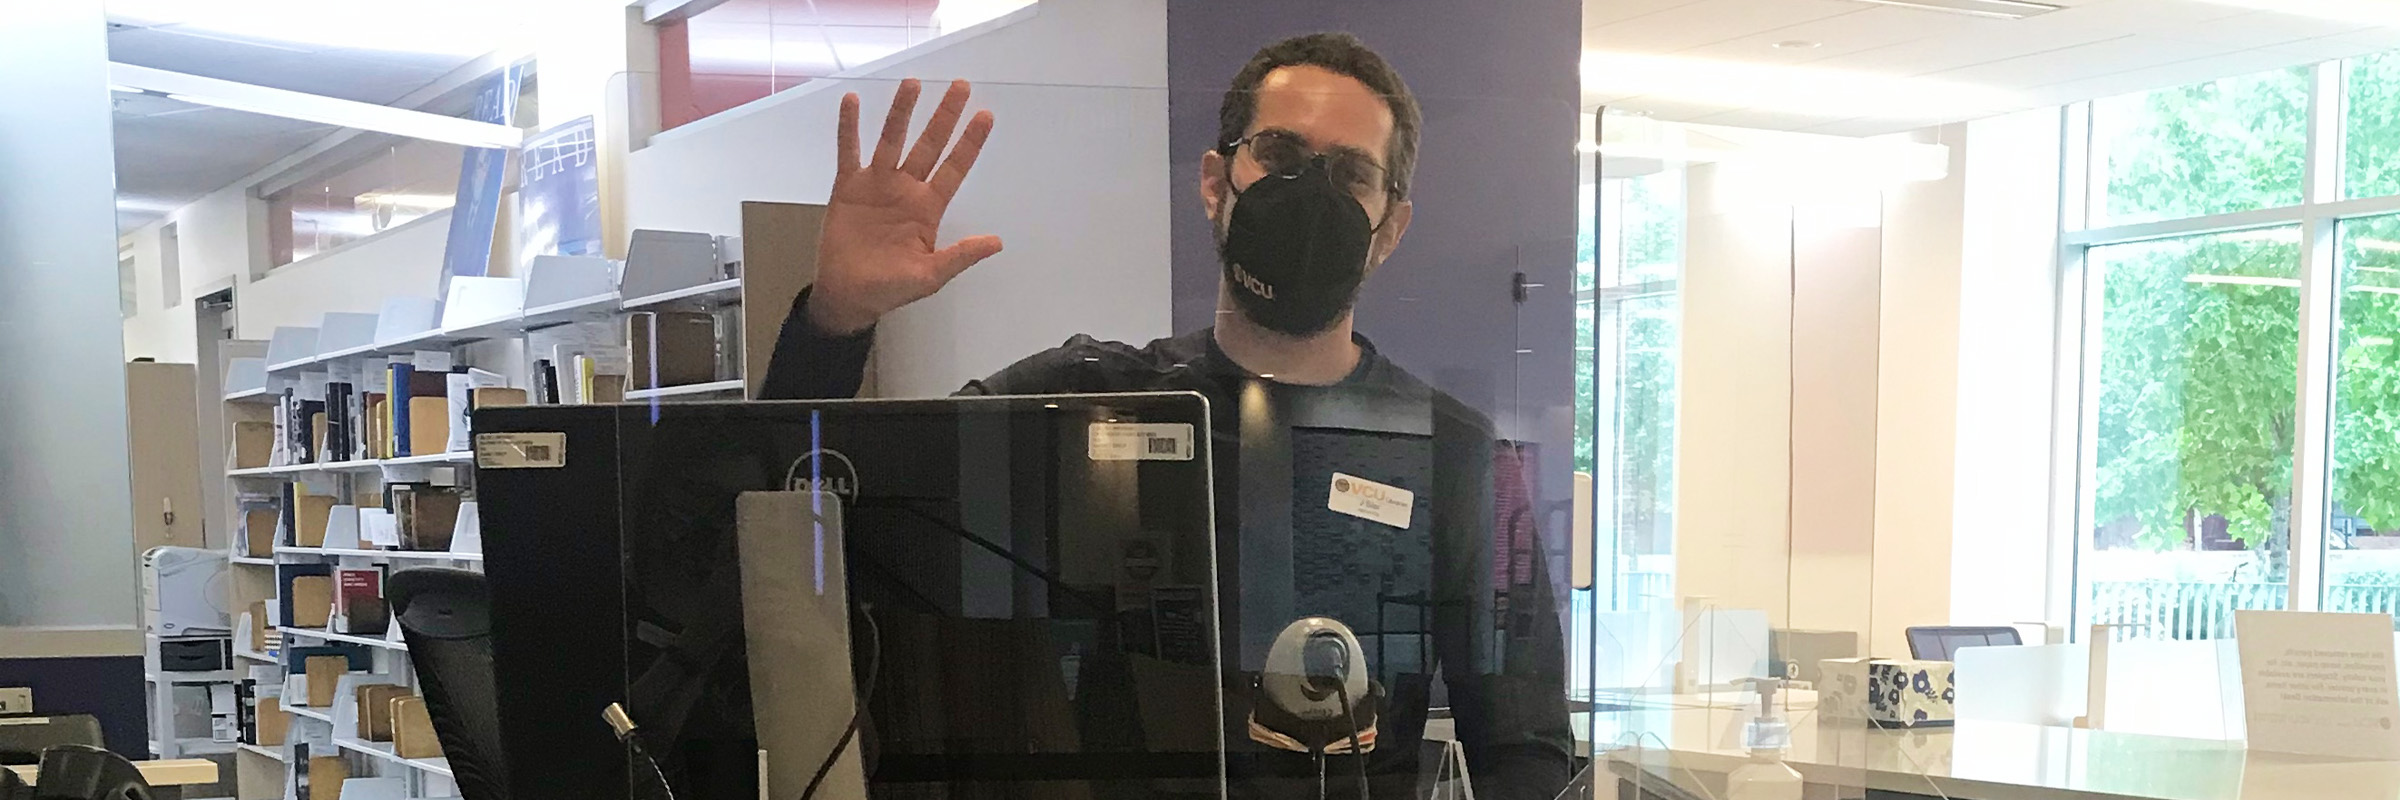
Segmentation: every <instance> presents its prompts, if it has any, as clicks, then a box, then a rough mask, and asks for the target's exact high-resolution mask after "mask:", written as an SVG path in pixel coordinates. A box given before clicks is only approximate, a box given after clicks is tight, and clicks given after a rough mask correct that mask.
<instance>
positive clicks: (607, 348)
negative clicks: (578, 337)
mask: <svg viewBox="0 0 2400 800" xmlns="http://www.w3.org/2000/svg"><path fill="white" fill-rule="evenodd" d="M550 369H551V370H552V371H553V372H554V373H555V375H556V377H555V378H553V380H554V381H556V382H557V393H558V402H561V403H613V402H617V401H618V400H622V399H623V398H624V396H625V383H626V371H627V370H628V369H630V361H629V359H628V357H627V356H626V350H625V346H624V345H621V344H606V343H595V342H560V343H558V344H555V345H552V346H551V347H550ZM611 395H614V399H611Z"/></svg>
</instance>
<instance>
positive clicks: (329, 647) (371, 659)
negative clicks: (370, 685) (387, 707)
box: [283, 642, 375, 699]
mask: <svg viewBox="0 0 2400 800" xmlns="http://www.w3.org/2000/svg"><path fill="white" fill-rule="evenodd" d="M325 656H341V657H342V658H346V659H349V661H348V662H347V663H348V666H346V667H344V668H342V669H340V670H337V672H367V671H370V670H373V669H374V668H375V653H374V651H372V650H369V649H368V648H367V646H366V645H363V644H356V643H352V642H326V643H324V644H319V645H310V646H307V647H298V646H295V647H293V648H292V652H291V658H287V659H284V667H283V672H284V675H285V676H286V678H285V679H286V680H289V679H290V678H291V677H303V678H305V676H307V675H308V660H309V659H311V658H319V657H325ZM295 699H297V698H295Z"/></svg>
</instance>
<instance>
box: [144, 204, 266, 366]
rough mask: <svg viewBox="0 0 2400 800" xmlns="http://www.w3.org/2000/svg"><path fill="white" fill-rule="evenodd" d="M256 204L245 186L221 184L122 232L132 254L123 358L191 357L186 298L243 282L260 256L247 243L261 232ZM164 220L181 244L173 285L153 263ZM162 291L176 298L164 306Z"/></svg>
mask: <svg viewBox="0 0 2400 800" xmlns="http://www.w3.org/2000/svg"><path fill="white" fill-rule="evenodd" d="M264 206H265V204H264V203H263V202H262V201H259V200H255V199H252V198H251V197H250V193H249V191H248V188H247V187H244V186H233V187H227V188H224V189H220V190H217V191H216V192H213V193H210V194H209V195H207V196H205V197H202V198H200V199H199V200H195V201H193V202H192V203H191V204H190V205H187V206H184V207H182V208H179V209H176V210H174V211H172V212H169V213H168V214H167V216H166V217H165V218H164V219H161V220H159V221H157V222H154V223H151V224H149V225H145V226H143V227H141V228H140V229H138V230H135V231H133V232H132V233H129V234H126V236H125V237H124V241H125V242H127V243H130V244H131V246H132V250H133V255H134V270H135V279H134V283H135V293H136V295H137V300H136V303H135V313H134V315H133V316H132V317H129V318H126V320H125V357H126V358H139V357H142V356H148V357H151V358H155V359H158V360H160V361H168V362H184V363H189V362H192V361H194V360H195V359H196V358H197V354H198V351H197V347H198V343H197V342H196V341H195V340H194V336H193V333H194V332H193V325H194V322H193V316H192V315H193V307H192V302H191V300H192V296H193V295H195V294H198V293H200V292H201V291H202V290H203V289H206V288H208V287H215V286H223V285H225V284H224V282H225V281H227V280H229V279H230V280H232V281H234V282H235V283H237V284H239V283H243V282H247V280H248V279H249V277H250V273H251V271H252V265H253V264H256V263H261V261H260V259H263V258H264V256H263V254H261V253H259V251H258V250H257V249H256V248H255V247H254V245H263V244H264V238H263V237H261V236H258V235H257V234H258V233H260V232H263V231H264V224H265V220H264V218H263V217H259V216H257V215H256V214H253V213H252V210H253V207H256V209H257V213H258V214H264V213H265V208H264ZM169 222H172V223H175V231H176V238H177V239H178V240H179V241H180V242H181V243H182V259H181V261H180V262H179V265H180V272H181V273H182V275H181V277H182V281H181V285H179V286H166V285H164V284H163V283H162V281H163V279H164V277H165V276H164V275H163V274H162V272H163V271H162V270H161V269H160V264H159V249H158V239H159V236H158V231H159V228H160V227H162V226H164V225H166V224H167V223H169ZM170 296H171V297H175V298H177V299H178V301H179V302H177V303H176V306H175V307H174V308H167V307H166V303H167V300H166V298H168V297H170ZM212 368H213V367H212Z"/></svg>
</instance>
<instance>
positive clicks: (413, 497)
mask: <svg viewBox="0 0 2400 800" xmlns="http://www.w3.org/2000/svg"><path fill="white" fill-rule="evenodd" d="M384 497H385V500H384V507H386V508H388V509H390V510H391V512H392V517H393V519H394V520H395V522H396V523H397V526H396V527H397V528H398V533H399V537H400V549H402V550H431V551H448V550H449V549H450V539H451V535H452V534H453V533H455V532H456V531H457V530H458V509H459V505H460V504H461V503H462V502H464V501H465V499H466V492H465V490H463V489H460V488H459V487H456V486H435V485H433V484H429V483H390V484H385V485H384Z"/></svg>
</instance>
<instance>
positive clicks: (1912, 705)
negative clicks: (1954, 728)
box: [1817, 658, 1958, 728]
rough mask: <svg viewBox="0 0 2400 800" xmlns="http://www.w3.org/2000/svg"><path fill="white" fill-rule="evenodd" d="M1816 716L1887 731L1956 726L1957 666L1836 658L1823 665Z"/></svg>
mask: <svg viewBox="0 0 2400 800" xmlns="http://www.w3.org/2000/svg"><path fill="white" fill-rule="evenodd" d="M1820 663H1821V665H1822V668H1823V670H1824V680H1823V682H1822V683H1820V684H1819V685H1818V686H1817V692H1818V694H1817V713H1818V714H1819V715H1822V716H1827V717H1833V718H1836V719H1863V720H1866V721H1867V722H1871V723H1874V724H1875V725H1876V726H1877V727H1883V728H1928V727H1937V726H1943V725H1950V724H1952V723H1955V722H1957V721H1958V710H1957V705H1956V701H1957V699H1958V674H1957V672H1956V668H1957V665H1955V664H1952V663H1950V662H1948V661H1906V660H1896V659H1880V658H1837V659H1827V660H1825V661H1823V662H1820Z"/></svg>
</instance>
